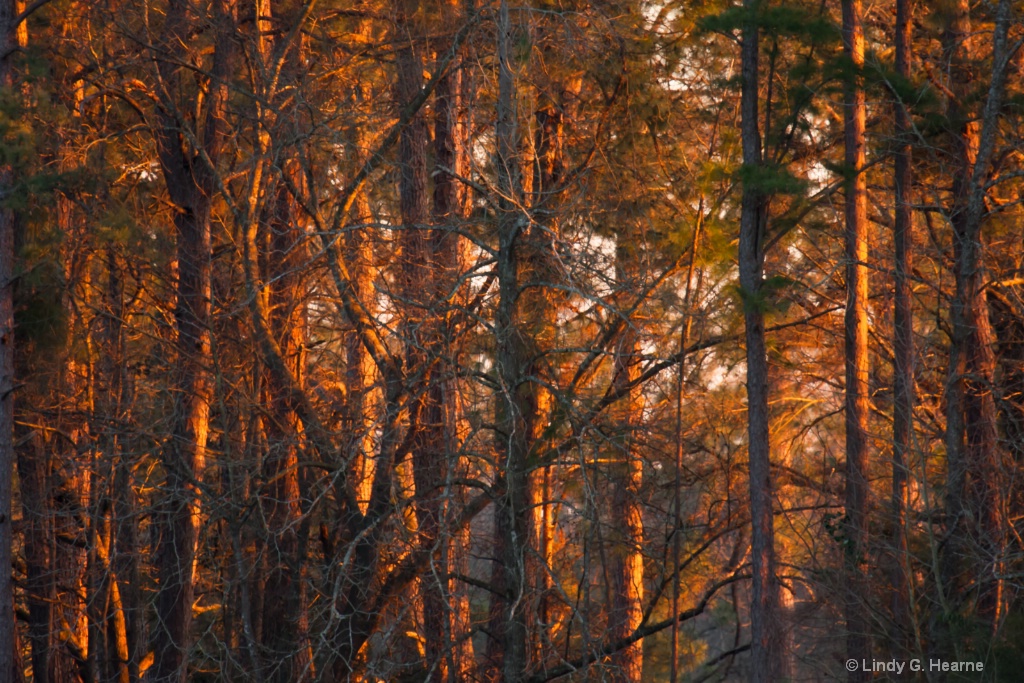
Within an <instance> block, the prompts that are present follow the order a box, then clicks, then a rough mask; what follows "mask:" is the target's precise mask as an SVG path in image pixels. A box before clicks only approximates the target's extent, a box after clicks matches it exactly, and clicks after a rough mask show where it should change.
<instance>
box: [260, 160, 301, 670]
mask: <svg viewBox="0 0 1024 683" xmlns="http://www.w3.org/2000/svg"><path fill="white" fill-rule="evenodd" d="M282 172H283V173H291V175H292V176H293V180H294V181H297V182H301V179H300V178H299V177H298V176H299V174H298V173H294V169H292V168H290V166H289V165H286V167H285V169H283V171H282ZM269 211H270V214H271V215H270V220H269V221H268V230H269V233H270V234H269V235H268V243H269V244H268V246H269V248H268V249H267V259H266V263H267V277H266V279H265V282H268V283H270V284H269V287H268V289H269V292H268V303H269V308H270V328H271V331H272V333H273V334H274V337H275V339H277V343H278V346H279V347H280V349H281V354H282V356H283V358H284V360H285V362H286V363H287V365H288V369H289V371H290V372H291V373H292V376H293V377H295V379H296V381H297V382H300V383H301V381H302V379H301V378H302V376H303V375H304V374H305V373H304V367H303V366H304V351H303V349H304V344H305V340H306V311H305V306H306V299H305V296H304V295H303V292H302V276H301V273H302V269H303V268H304V267H305V265H306V260H307V257H306V251H305V248H304V247H305V243H306V242H305V233H304V230H303V229H302V226H301V224H300V223H299V216H298V215H297V212H296V211H295V210H294V207H293V200H292V198H291V197H290V196H289V195H288V193H287V191H286V190H285V188H284V187H283V186H280V187H278V188H277V197H276V200H275V201H274V202H272V203H271V204H270V207H269ZM268 375H269V376H268V379H267V383H266V386H267V388H268V393H267V399H268V403H269V406H270V410H269V415H270V419H268V420H266V436H267V454H266V460H265V461H264V467H265V469H266V479H265V480H266V481H268V482H270V486H269V491H268V492H267V494H266V495H265V496H263V497H262V498H263V502H264V505H265V506H266V507H267V515H266V518H267V520H268V529H267V531H268V533H269V537H268V539H267V541H268V545H267V548H266V551H265V552H266V557H267V561H268V562H269V565H270V566H269V568H268V572H267V574H266V580H265V584H264V588H263V591H264V595H265V598H269V599H264V601H263V608H264V609H263V618H262V623H263V629H262V632H261V636H262V645H263V651H264V652H266V653H267V666H266V667H265V670H266V671H272V672H274V673H273V675H272V677H271V680H273V681H279V682H280V683H287V682H291V681H304V680H307V678H308V677H309V674H310V671H309V666H310V664H311V662H312V659H311V653H310V645H309V640H308V637H309V616H308V614H307V606H306V604H305V603H306V600H305V593H306V590H305V577H304V574H305V572H304V571H303V566H304V562H303V561H302V558H301V557H300V547H301V546H302V545H303V539H302V538H301V530H302V527H303V524H302V507H301V490H300V478H299V451H300V450H301V448H302V444H301V440H302V437H301V430H300V424H299V420H298V416H297V415H296V414H295V410H294V408H293V406H292V405H291V400H290V397H289V396H288V392H287V387H283V386H281V385H280V384H279V383H278V382H276V381H275V378H274V375H273V373H268Z"/></svg>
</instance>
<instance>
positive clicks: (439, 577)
mask: <svg viewBox="0 0 1024 683" xmlns="http://www.w3.org/2000/svg"><path fill="white" fill-rule="evenodd" d="M416 10H417V6H416V3H412V2H409V1H408V0H403V3H402V7H401V14H400V22H399V25H400V26H401V28H402V31H403V32H404V33H405V35H404V36H402V40H403V42H404V44H403V46H402V47H401V48H400V49H399V52H398V69H399V72H398V83H397V86H398V87H397V91H398V97H399V101H400V102H409V101H411V100H412V99H413V98H414V97H415V96H416V94H417V93H418V92H419V91H420V89H421V88H422V87H423V69H424V60H423V57H422V50H423V42H424V40H423V38H422V36H421V32H422V31H421V29H420V27H419V25H418V24H419V23H420V22H421V21H422V19H421V18H419V17H415V16H413V15H414V14H415V12H416ZM450 78H451V76H450V75H449V76H448V77H447V78H445V79H444V80H445V81H450ZM435 92H436V91H435ZM442 142H443V140H441V141H435V143H436V144H438V145H441V143H442ZM427 144H428V128H427V121H426V118H425V116H424V114H423V112H419V113H417V114H416V115H415V116H414V117H413V118H412V120H411V121H410V122H409V125H408V126H406V127H405V128H404V129H403V130H402V133H401V137H400V139H399V143H398V155H399V164H400V175H399V204H400V209H401V215H402V234H401V249H402V265H401V268H402V273H401V277H402V285H403V287H402V291H401V294H402V297H403V299H404V303H405V308H406V311H407V313H406V315H407V318H406V323H405V329H404V330H403V332H404V334H405V336H406V340H405V343H406V350H405V356H406V368H407V369H408V371H409V373H410V375H411V376H413V377H416V378H417V380H418V387H417V389H415V391H416V392H417V394H418V396H417V398H416V399H415V400H416V401H418V402H419V406H418V409H417V410H415V411H414V412H415V414H416V415H418V420H417V422H416V423H415V424H410V426H409V428H410V429H411V430H413V433H414V439H413V447H412V464H413V481H414V483H415V489H416V492H415V511H416V526H417V531H418V534H419V537H420V540H421V542H422V543H423V544H425V545H427V546H429V547H436V546H438V544H442V543H446V542H447V539H444V538H442V536H441V525H442V517H443V514H444V512H443V511H444V502H443V500H442V495H443V484H444V481H445V478H446V469H447V463H446V453H445V446H446V430H445V421H446V419H447V416H446V414H445V413H446V411H445V408H446V406H445V404H444V400H445V396H444V394H445V391H444V389H445V387H444V385H443V380H439V376H441V375H443V370H442V369H441V368H440V364H439V359H438V358H437V356H438V354H439V351H440V348H441V346H440V344H439V337H440V336H441V335H443V326H442V325H441V324H440V323H439V318H440V316H441V311H440V303H441V302H440V301H439V300H438V297H437V296H436V293H437V291H438V289H439V288H438V286H437V284H436V283H437V280H436V279H435V278H436V277H437V273H436V272H435V269H434V267H433V266H434V263H435V253H434V247H435V246H438V245H437V244H436V243H435V242H434V240H432V239H431V238H432V237H433V236H434V235H432V234H431V233H433V232H437V233H440V231H428V230H427V225H428V223H429V221H430V209H429V198H430V195H429V187H428V186H429V182H428V173H427ZM444 198H445V199H447V197H446V196H445V197H444ZM436 199H437V197H436V196H435V200H436ZM431 570H434V571H431ZM446 575H447V568H446V567H441V568H439V569H438V568H437V567H436V566H435V567H431V568H427V571H425V572H424V574H423V576H421V577H420V581H419V589H420V598H421V600H422V605H421V608H422V615H423V640H424V651H425V655H426V662H425V664H426V666H427V667H428V669H431V670H433V672H434V674H433V675H432V676H431V677H430V678H431V680H434V681H439V680H444V678H445V677H446V676H445V659H446V658H445V654H446V652H447V650H448V648H449V646H450V634H451V628H450V623H449V622H448V603H447V593H448V591H447V590H446V584H447V576H446Z"/></svg>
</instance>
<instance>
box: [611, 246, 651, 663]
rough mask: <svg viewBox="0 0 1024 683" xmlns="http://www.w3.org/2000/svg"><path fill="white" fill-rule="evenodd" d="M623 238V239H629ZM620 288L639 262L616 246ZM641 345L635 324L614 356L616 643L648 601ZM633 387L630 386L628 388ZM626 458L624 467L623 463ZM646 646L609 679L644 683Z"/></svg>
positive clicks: (634, 649)
mask: <svg viewBox="0 0 1024 683" xmlns="http://www.w3.org/2000/svg"><path fill="white" fill-rule="evenodd" d="M626 239H627V236H626V235H620V240H626ZM616 256H617V261H618V271H619V273H618V275H619V278H620V283H621V284H620V286H622V287H624V288H625V290H626V291H633V288H630V287H628V286H627V285H626V283H629V282H630V279H631V278H635V277H636V272H635V271H636V259H635V255H634V249H633V248H632V246H631V245H627V244H620V245H619V246H618V248H617V254H616ZM639 358H640V344H639V340H638V339H637V333H636V330H635V327H634V322H633V321H626V328H625V331H624V333H623V335H622V339H621V340H620V342H619V345H618V348H617V349H616V353H615V363H614V370H613V374H614V377H615V382H616V383H617V384H618V386H619V389H620V390H621V391H624V392H625V393H626V399H625V402H624V405H623V418H624V419H623V424H622V427H621V429H622V436H621V438H620V439H619V440H618V442H617V443H616V446H617V447H618V448H617V451H616V452H614V453H613V454H612V460H613V461H614V464H613V465H612V467H613V472H612V475H611V487H612V491H611V497H610V501H609V503H610V508H609V513H610V515H609V518H610V522H611V529H610V531H611V533H612V535H613V538H614V540H615V541H616V545H615V546H614V547H612V548H611V552H610V560H611V567H610V569H609V579H610V583H611V586H610V588H611V604H610V605H609V606H608V609H609V616H608V621H609V626H610V628H609V636H610V639H611V642H621V641H624V640H626V639H627V638H629V637H630V636H631V635H633V633H634V632H635V631H636V630H637V629H638V628H639V627H640V624H641V622H642V620H643V600H644V558H643V554H642V548H643V547H644V520H643V507H642V505H641V502H640V501H641V498H640V495H641V491H640V487H641V485H642V484H643V460H642V459H641V457H640V452H639V448H638V447H637V433H638V431H639V429H640V427H641V425H642V420H643V410H644V404H643V393H642V392H641V388H640V385H639V383H637V382H636V380H637V378H638V377H639V376H640V363H639ZM627 387H628V388H627ZM620 458H621V464H619V459H620ZM643 661H644V650H643V642H642V641H637V642H635V643H632V644H630V645H628V646H626V647H624V648H622V649H621V650H618V651H617V652H616V653H615V654H614V655H613V656H612V658H611V664H612V666H613V667H614V668H613V669H612V671H611V672H610V677H609V680H611V681H612V682H613V683H640V681H641V680H642V677H643Z"/></svg>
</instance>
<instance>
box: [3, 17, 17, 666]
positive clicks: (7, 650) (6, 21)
mask: <svg viewBox="0 0 1024 683" xmlns="http://www.w3.org/2000/svg"><path fill="white" fill-rule="evenodd" d="M17 15H18V6H17V3H16V2H15V0H0V89H3V90H4V91H5V92H9V91H11V90H12V89H13V87H14V71H13V68H12V66H11V58H12V57H13V56H14V55H15V54H16V51H15V48H16V47H17V46H18V40H17V35H16V26H15V23H14V21H15V18H16V17H17ZM13 183H14V172H13V170H12V169H11V167H10V165H8V164H3V165H0V196H4V197H6V196H7V195H8V194H9V193H10V192H11V187H12V185H13ZM14 225H15V217H14V210H13V209H11V208H9V207H7V206H0V662H10V661H13V660H16V659H18V658H17V657H16V656H15V654H16V653H15V643H16V640H17V634H16V629H17V622H16V621H15V619H14V581H13V574H12V572H11V570H10V567H11V559H12V557H11V550H12V545H13V541H14V533H13V530H12V529H13V527H12V520H13V517H12V508H11V498H12V495H13V486H12V483H13V478H14V464H15V454H14V389H15V379H14V274H15V270H14ZM11 668H12V667H10V666H8V665H7V664H0V680H11V681H13V680H14V672H13V671H11Z"/></svg>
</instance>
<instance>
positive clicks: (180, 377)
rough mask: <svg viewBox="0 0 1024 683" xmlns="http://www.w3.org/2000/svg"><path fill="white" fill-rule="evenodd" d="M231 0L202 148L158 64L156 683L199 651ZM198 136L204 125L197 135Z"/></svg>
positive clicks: (165, 40)
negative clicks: (166, 225) (170, 358)
mask: <svg viewBox="0 0 1024 683" xmlns="http://www.w3.org/2000/svg"><path fill="white" fill-rule="evenodd" d="M234 9H235V8H234V3H233V0H218V1H217V2H216V3H214V8H213V10H214V15H215V16H214V26H215V30H216V32H217V36H218V39H217V41H216V47H215V49H214V57H213V69H212V73H211V79H210V80H211V83H210V96H209V101H208V102H207V103H206V106H205V117H204V118H205V120H204V122H203V124H204V125H203V128H202V132H203V135H204V138H203V140H202V144H203V147H204V149H203V150H198V149H195V148H194V146H193V141H194V140H195V138H194V135H186V133H185V131H184V130H182V126H187V125H188V123H187V122H186V121H182V120H180V119H179V118H177V117H175V116H174V114H173V113H174V112H178V111H180V110H181V107H180V104H181V103H179V102H178V101H176V100H175V99H174V98H176V97H177V96H178V94H179V93H178V86H180V84H181V83H182V73H181V71H182V67H181V66H180V65H179V64H178V63H177V62H175V61H172V60H161V61H159V62H158V63H157V67H158V70H159V74H160V78H161V81H162V83H163V88H162V89H161V91H160V93H159V95H160V97H161V98H163V102H162V103H161V104H162V106H161V107H160V128H159V129H157V131H156V138H157V148H158V153H159V158H160V165H161V168H162V171H163V174H164V178H165V182H166V185H167V191H168V194H169V196H170V199H171V202H172V203H173V204H174V205H175V207H176V209H177V211H176V212H175V214H174V228H175V233H176V235H177V261H178V281H177V306H176V308H175V330H176V334H177V336H176V342H175V352H176V358H175V364H174V376H173V379H172V384H173V386H174V389H175V397H174V421H173V425H172V427H171V438H170V439H169V440H168V441H167V445H166V446H165V448H164V450H163V452H162V453H161V458H162V462H163V466H164V469H165V476H166V483H165V486H164V495H165V498H164V500H163V501H162V503H161V507H160V510H159V514H158V515H157V517H156V520H155V523H156V524H157V528H158V529H159V542H158V550H157V567H158V574H159V579H160V585H159V589H158V591H157V597H156V611H157V628H156V629H155V631H154V633H153V642H152V647H153V650H154V660H153V665H152V668H151V670H150V671H149V672H148V678H149V679H150V680H152V681H154V682H157V683H164V682H167V683H171V682H173V681H179V682H183V681H185V679H186V674H187V670H188V660H187V654H188V651H189V649H190V647H191V633H190V627H191V622H192V603H193V594H194V582H195V561H196V550H197V543H198V539H199V521H200V509H199V501H200V497H201V491H200V489H199V487H198V486H197V483H198V482H200V481H202V477H203V471H204V469H205V465H206V443H207V438H208V435H209V415H210V399H211V391H212V386H211V378H210V376H209V370H208V368H209V364H210V342H211V340H210V323H211V319H210V297H211V237H210V211H211V202H212V199H213V195H214V190H215V183H214V178H213V172H214V171H213V169H210V168H208V167H207V166H206V165H205V160H203V159H201V158H200V153H202V154H205V156H206V158H207V159H208V160H209V161H211V162H213V163H216V160H217V158H218V156H219V154H218V153H219V150H220V146H221V144H222V138H223V130H222V129H223V125H224V123H225V120H224V106H225V103H226V99H227V82H226V80H227V77H228V75H229V73H230V68H229V66H230V54H229V53H230V50H231V46H232V45H233V38H232V32H233V30H234V28H233V25H234V21H233V15H234ZM189 11H190V8H189V3H187V2H185V1H184V0H172V2H171V3H170V4H169V6H168V8H167V16H166V19H165V20H164V28H163V33H162V36H161V41H160V42H161V44H162V45H164V46H165V48H166V50H167V52H168V54H170V55H176V54H180V52H181V50H182V49H183V48H184V46H186V45H188V43H189V34H190V31H191V24H190V21H189V18H188V13H189ZM192 132H193V134H197V133H196V131H192Z"/></svg>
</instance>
